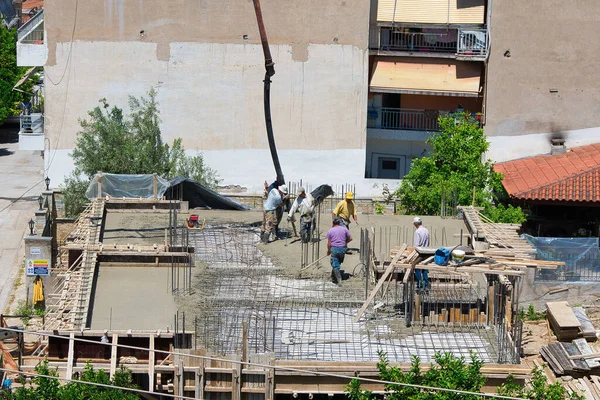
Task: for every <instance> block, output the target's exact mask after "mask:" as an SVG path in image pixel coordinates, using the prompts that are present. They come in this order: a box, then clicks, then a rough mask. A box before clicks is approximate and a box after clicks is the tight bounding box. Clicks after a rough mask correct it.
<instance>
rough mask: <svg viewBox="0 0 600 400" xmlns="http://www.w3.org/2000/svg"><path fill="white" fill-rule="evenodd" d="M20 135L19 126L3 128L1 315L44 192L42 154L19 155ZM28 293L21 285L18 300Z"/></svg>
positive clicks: (0, 158)
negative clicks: (39, 198) (28, 226)
mask: <svg viewBox="0 0 600 400" xmlns="http://www.w3.org/2000/svg"><path fill="white" fill-rule="evenodd" d="M18 131H19V125H18V123H17V124H8V123H7V124H5V125H3V126H0V312H4V311H5V309H6V306H7V304H8V301H9V299H10V296H11V294H12V292H13V283H14V281H15V279H16V277H17V273H18V271H19V266H20V264H21V261H22V259H23V248H22V244H23V236H24V235H25V234H26V233H27V232H28V228H27V222H28V221H29V219H30V218H32V217H34V216H35V215H34V213H35V210H36V209H37V197H38V196H39V195H40V193H41V191H42V190H43V189H44V183H43V182H42V180H43V177H44V174H43V173H44V171H43V169H44V163H43V160H42V157H41V155H40V152H33V151H19V143H18ZM29 189H31V190H29ZM28 190H29V191H28ZM25 192H27V193H25ZM24 193H25V194H24ZM20 196H23V197H21V198H20V199H19V197H20ZM17 199H18V200H17ZM13 202H14V203H13ZM11 203H12V204H11ZM24 290H25V285H21V286H20V290H19V291H18V292H19V293H17V297H19V296H20V297H21V298H22V297H24V293H25V292H24Z"/></svg>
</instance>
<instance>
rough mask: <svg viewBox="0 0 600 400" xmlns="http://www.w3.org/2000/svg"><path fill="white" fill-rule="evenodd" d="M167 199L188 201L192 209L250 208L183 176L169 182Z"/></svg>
mask: <svg viewBox="0 0 600 400" xmlns="http://www.w3.org/2000/svg"><path fill="white" fill-rule="evenodd" d="M166 198H167V200H183V201H187V202H189V207H190V209H192V208H196V207H202V208H209V209H217V210H248V208H249V207H247V206H245V205H243V204H240V203H238V202H236V201H233V200H231V199H230V198H227V197H225V196H222V195H220V194H219V193H217V192H215V191H212V190H210V189H209V188H207V187H206V186H203V185H201V184H199V183H198V182H196V181H194V180H192V179H189V178H185V177H183V176H180V177H177V178H175V179H173V180H172V181H171V182H169V190H167V192H166Z"/></svg>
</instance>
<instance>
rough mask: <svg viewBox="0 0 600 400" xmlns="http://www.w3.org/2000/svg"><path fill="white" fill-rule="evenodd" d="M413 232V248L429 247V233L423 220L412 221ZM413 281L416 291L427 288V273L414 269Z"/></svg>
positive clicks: (424, 270)
mask: <svg viewBox="0 0 600 400" xmlns="http://www.w3.org/2000/svg"><path fill="white" fill-rule="evenodd" d="M413 226H414V227H415V228H417V229H416V230H415V237H414V241H413V243H414V246H415V247H429V231H428V230H427V228H425V227H424V226H423V220H421V218H419V217H415V218H414V219H413ZM415 280H416V281H417V288H418V289H428V288H429V271H428V270H426V269H415Z"/></svg>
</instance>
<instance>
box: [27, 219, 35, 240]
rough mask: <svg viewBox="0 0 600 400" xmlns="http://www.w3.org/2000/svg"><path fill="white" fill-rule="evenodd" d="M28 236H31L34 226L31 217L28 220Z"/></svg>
mask: <svg viewBox="0 0 600 400" xmlns="http://www.w3.org/2000/svg"><path fill="white" fill-rule="evenodd" d="M28 224H29V236H33V228H34V227H35V221H34V220H33V218H32V219H30V220H29V222H28Z"/></svg>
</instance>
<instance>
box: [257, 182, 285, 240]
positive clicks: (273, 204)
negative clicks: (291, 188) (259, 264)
mask: <svg viewBox="0 0 600 400" xmlns="http://www.w3.org/2000/svg"><path fill="white" fill-rule="evenodd" d="M287 193H288V188H287V186H286V185H281V186H279V187H278V188H277V189H271V191H270V192H269V195H268V196H267V200H266V201H265V203H264V210H265V217H264V224H263V231H262V233H261V235H260V237H261V240H262V241H263V242H264V243H269V241H274V240H276V239H277V238H276V236H275V234H274V230H275V227H276V223H277V216H276V212H277V210H278V209H280V208H281V207H283V202H284V200H285V199H286V198H287Z"/></svg>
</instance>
